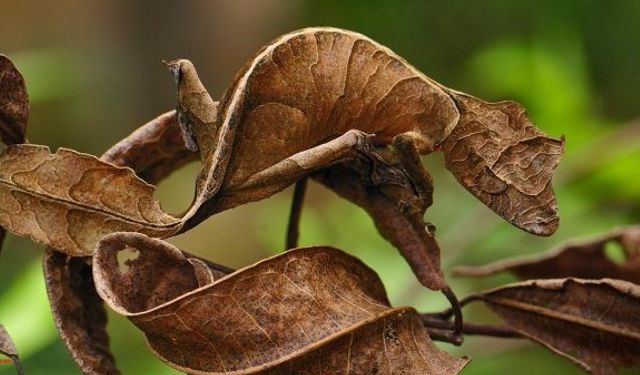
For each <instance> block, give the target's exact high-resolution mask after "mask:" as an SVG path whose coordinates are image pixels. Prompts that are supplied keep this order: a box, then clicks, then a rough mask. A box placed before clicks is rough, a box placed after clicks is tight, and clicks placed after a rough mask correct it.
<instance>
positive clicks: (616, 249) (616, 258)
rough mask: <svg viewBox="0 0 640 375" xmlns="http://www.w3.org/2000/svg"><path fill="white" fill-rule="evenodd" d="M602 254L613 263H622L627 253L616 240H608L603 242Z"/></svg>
mask: <svg viewBox="0 0 640 375" xmlns="http://www.w3.org/2000/svg"><path fill="white" fill-rule="evenodd" d="M604 255H605V256H606V257H607V259H609V260H610V261H612V262H613V263H615V264H622V263H624V262H625V261H626V260H627V254H626V252H625V251H624V248H623V247H622V245H620V243H619V242H618V241H608V242H607V243H605V244H604Z"/></svg>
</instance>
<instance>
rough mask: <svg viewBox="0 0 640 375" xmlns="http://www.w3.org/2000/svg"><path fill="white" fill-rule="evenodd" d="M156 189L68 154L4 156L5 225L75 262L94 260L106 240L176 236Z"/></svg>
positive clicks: (1, 211)
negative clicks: (131, 234)
mask: <svg viewBox="0 0 640 375" xmlns="http://www.w3.org/2000/svg"><path fill="white" fill-rule="evenodd" d="M153 191H154V187H153V186H151V185H148V184H146V183H145V182H143V181H142V180H140V179H139V178H138V177H137V176H136V175H135V174H134V173H133V171H132V170H131V169H129V168H124V167H116V166H114V165H112V164H109V163H106V162H103V161H100V160H99V159H98V158H96V157H94V156H91V155H86V154H81V153H78V152H75V151H72V150H68V149H58V151H57V152H56V153H55V154H51V153H50V152H49V149H48V148H47V147H45V146H37V145H26V144H22V145H12V146H8V147H7V148H6V149H5V150H4V151H3V152H2V153H1V154H0V225H1V226H3V227H4V228H5V229H7V230H8V231H10V232H12V233H15V234H17V235H22V236H24V235H29V236H31V237H32V238H33V239H34V240H35V241H37V242H40V243H42V244H45V245H47V246H51V247H53V248H55V249H58V250H60V251H63V252H65V253H66V254H69V255H72V256H83V255H91V254H92V253H93V249H94V247H95V244H96V242H97V241H98V239H100V238H101V237H102V236H104V235H105V234H108V233H112V232H118V231H141V232H144V233H148V234H151V235H154V236H166V235H169V234H171V233H173V232H175V228H176V227H177V226H178V225H179V220H178V219H176V218H174V217H173V216H171V215H169V214H167V213H165V212H163V211H162V210H161V208H160V204H159V203H158V202H157V201H155V200H154V198H153Z"/></svg>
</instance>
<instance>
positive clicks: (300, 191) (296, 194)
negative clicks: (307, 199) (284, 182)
mask: <svg viewBox="0 0 640 375" xmlns="http://www.w3.org/2000/svg"><path fill="white" fill-rule="evenodd" d="M306 190H307V178H306V177H305V178H303V179H302V180H298V181H297V182H296V186H295V188H294V190H293V201H292V202H291V211H290V212H289V224H288V226H287V238H286V241H285V250H289V249H293V248H295V247H297V246H298V238H299V236H300V217H301V216H302V206H303V205H304V194H305V192H306Z"/></svg>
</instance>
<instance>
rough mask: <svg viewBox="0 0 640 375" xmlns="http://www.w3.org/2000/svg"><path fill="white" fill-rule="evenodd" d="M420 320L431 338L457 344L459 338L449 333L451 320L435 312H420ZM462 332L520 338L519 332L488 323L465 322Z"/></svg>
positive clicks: (451, 325) (451, 326) (465, 333)
mask: <svg viewBox="0 0 640 375" xmlns="http://www.w3.org/2000/svg"><path fill="white" fill-rule="evenodd" d="M420 320H421V321H422V324H423V325H424V326H425V328H427V331H428V332H429V335H430V336H431V338H432V339H434V340H438V341H445V342H449V343H452V344H455V345H459V344H458V342H459V340H458V339H457V338H455V337H453V336H452V335H451V330H452V329H453V324H452V323H451V322H449V321H446V320H443V319H442V318H441V317H439V316H438V315H437V314H421V315H420ZM432 333H433V334H432ZM462 333H463V334H464V335H480V336H489V337H501V338H522V335H521V334H519V333H518V332H516V331H514V330H512V329H510V328H508V327H503V326H494V325H488V324H473V323H465V324H464V325H463V326H462Z"/></svg>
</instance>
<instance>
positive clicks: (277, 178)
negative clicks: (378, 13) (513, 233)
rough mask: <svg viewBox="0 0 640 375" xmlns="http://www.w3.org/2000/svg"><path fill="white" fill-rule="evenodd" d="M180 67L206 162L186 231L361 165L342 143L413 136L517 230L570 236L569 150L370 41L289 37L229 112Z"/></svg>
mask: <svg viewBox="0 0 640 375" xmlns="http://www.w3.org/2000/svg"><path fill="white" fill-rule="evenodd" d="M169 66H170V69H171V71H172V72H173V74H174V76H175V77H176V79H177V81H178V108H179V111H180V115H181V120H182V122H183V123H184V124H183V128H184V129H186V133H187V135H186V138H187V139H190V140H191V143H192V144H193V145H194V149H195V148H196V147H198V148H199V149H200V153H201V157H202V160H203V169H202V171H201V173H200V176H199V179H198V181H197V188H196V191H197V193H196V198H195V200H194V205H193V206H192V207H191V210H190V211H189V212H188V214H187V215H186V218H185V219H186V220H187V222H186V226H185V228H189V227H191V226H194V225H196V224H197V223H198V222H200V221H202V220H204V219H206V218H207V217H208V216H209V215H211V214H214V213H216V212H218V211H220V210H224V209H228V208H231V206H232V205H230V204H228V203H229V202H233V205H240V204H242V203H246V202H249V201H253V200H257V199H262V198H265V197H267V196H269V195H271V194H274V193H276V192H277V191H280V190H282V189H284V188H285V187H287V186H288V185H290V184H291V183H292V182H295V181H296V180H299V179H301V178H303V177H305V176H307V175H309V174H311V173H313V172H315V171H318V170H320V169H324V168H326V167H329V166H331V165H333V164H336V163H339V162H342V161H344V159H345V158H348V157H349V156H351V157H353V154H348V153H346V152H345V150H346V149H348V148H355V147H357V146H356V145H354V144H353V143H351V142H347V141H345V142H338V140H339V139H341V138H340V137H341V136H343V135H346V134H347V132H349V131H353V130H358V131H361V132H364V133H366V134H370V135H371V136H372V142H373V143H374V144H376V145H388V144H391V143H392V141H393V139H394V137H396V136H398V135H400V134H404V135H406V136H409V137H412V138H413V139H415V144H416V145H417V148H418V151H419V152H420V153H423V154H426V153H429V152H432V151H433V150H434V148H435V149H437V148H439V147H440V146H442V147H441V149H442V150H443V151H444V153H445V156H446V160H447V166H448V168H449V169H450V170H451V171H452V172H453V174H454V175H456V177H457V178H458V181H459V182H460V183H461V184H462V185H464V186H465V187H466V188H467V189H469V191H471V192H472V193H473V194H474V195H476V196H477V197H478V198H479V199H480V200H481V201H482V202H484V203H485V204H487V205H488V206H489V207H490V208H491V209H493V210H494V211H496V212H497V213H498V214H500V215H501V216H502V217H504V218H505V219H506V220H508V221H510V222H511V223H513V224H515V225H517V226H518V227H520V228H522V229H524V230H526V231H529V232H532V233H535V234H543V235H548V234H551V233H553V232H554V231H555V229H556V228H557V226H558V218H557V213H556V211H557V208H556V202H555V198H554V195H553V191H552V189H551V182H550V180H551V173H552V171H553V169H554V168H555V166H556V164H557V162H558V160H559V157H560V154H561V152H562V141H560V140H555V139H551V138H548V137H546V136H545V135H544V134H543V133H542V132H541V131H539V130H537V129H536V128H535V127H534V126H533V125H532V124H531V122H530V121H529V119H528V118H527V116H526V115H525V113H524V110H523V109H522V107H520V106H519V105H517V104H516V103H512V102H500V103H495V104H494V103H486V102H484V101H481V100H479V99H476V98H473V97H471V96H468V95H466V94H463V93H460V92H457V91H454V90H451V89H448V88H446V87H444V86H442V85H440V84H438V83H437V82H435V81H434V80H432V79H431V78H429V77H427V76H425V75H424V74H423V73H421V72H419V71H418V70H417V69H415V68H414V67H412V66H411V65H409V64H408V63H407V62H406V61H405V60H404V59H402V58H401V57H399V56H398V55H396V54H395V53H393V52H392V51H391V50H389V49H388V48H386V47H384V46H382V45H380V44H378V43H376V42H374V41H372V40H371V39H369V38H367V37H366V36H364V35H361V34H358V33H354V32H351V31H346V30H341V29H335V28H308V29H302V30H298V31H294V32H292V33H290V34H286V35H283V36H281V37H279V38H277V39H276V40H274V41H273V42H272V43H271V44H269V45H267V46H266V47H264V48H263V49H261V50H260V51H259V53H258V54H257V55H256V56H255V57H254V58H253V59H252V60H251V61H249V62H248V63H247V64H246V65H245V67H244V68H243V70H241V71H240V72H239V74H238V75H237V76H236V79H235V80H234V82H233V83H232V84H231V86H230V87H229V88H228V89H227V91H226V93H225V95H224V96H223V98H222V99H221V100H220V104H219V105H218V103H217V102H214V101H213V100H212V99H211V97H210V96H209V94H208V93H207V91H206V89H205V88H204V86H203V85H202V83H201V82H200V80H199V79H198V76H197V73H196V71H195V68H194V66H193V64H191V62H189V61H188V60H176V61H174V62H172V63H169ZM336 137H338V138H336ZM328 141H331V142H336V144H335V145H333V146H330V147H327V146H326V145H327V142H328ZM314 150H316V151H315V152H313V151H314ZM305 152H307V153H306V154H305ZM267 186H268V187H269V188H267ZM229 195H235V197H234V198H233V199H232V198H230V197H229ZM223 197H224V200H225V201H226V203H227V204H221V203H220V202H218V200H220V199H223Z"/></svg>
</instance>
